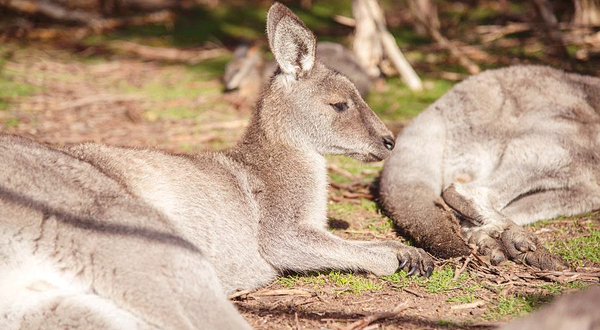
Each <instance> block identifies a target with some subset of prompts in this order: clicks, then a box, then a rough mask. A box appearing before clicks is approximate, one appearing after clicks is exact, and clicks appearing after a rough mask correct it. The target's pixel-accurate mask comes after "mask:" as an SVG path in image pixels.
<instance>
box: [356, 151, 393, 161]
mask: <svg viewBox="0 0 600 330" xmlns="http://www.w3.org/2000/svg"><path fill="white" fill-rule="evenodd" d="M348 156H350V157H352V158H354V159H357V160H360V161H361V162H365V163H372V162H380V161H382V160H384V159H386V158H387V156H388V155H385V156H382V155H377V154H374V153H372V152H369V153H366V154H360V153H350V154H348Z"/></svg>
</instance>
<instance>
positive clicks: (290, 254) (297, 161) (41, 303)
mask: <svg viewBox="0 0 600 330" xmlns="http://www.w3.org/2000/svg"><path fill="white" fill-rule="evenodd" d="M267 34H268V39H269V45H270V47H271V50H272V51H273V54H274V55H275V59H276V61H277V64H278V66H279V68H278V69H277V71H276V72H275V74H274V76H273V78H272V79H271V80H270V82H269V83H268V84H267V85H266V87H265V89H264V90H263V93H262V96H261V99H260V100H259V102H258V103H257V106H256V107H255V109H254V113H253V116H252V118H251V121H250V124H249V126H248V129H247V131H246V132H245V134H244V135H243V137H242V139H241V140H240V141H239V143H237V145H235V146H234V147H233V148H231V149H228V150H224V151H218V152H204V153H199V154H194V155H176V154H170V153H166V152H161V151H157V150H149V149H130V148H119V147H112V146H106V145H102V144H94V143H86V144H80V145H75V146H72V147H69V148H66V149H55V148H50V147H48V146H45V145H41V144H39V143H35V142H33V141H31V140H27V139H24V138H20V137H16V136H7V135H0V154H1V155H2V157H0V169H2V170H1V171H0V310H1V311H2V313H3V314H2V315H3V317H1V318H0V329H63V328H69V329H81V330H83V329H157V328H158V329H177V330H182V329H203V330H224V329H249V328H250V327H249V325H248V324H247V323H246V322H245V320H244V319H243V318H242V317H241V315H240V314H239V313H238V312H237V311H236V310H235V308H234V307H233V305H232V304H231V302H229V301H228V299H227V295H226V293H231V292H233V291H235V290H236V289H254V288H257V287H260V286H263V285H266V284H268V283H270V282H271V281H273V280H274V279H275V278H276V276H277V275H278V274H282V273H284V272H290V271H292V272H309V271H319V270H329V269H336V270H347V271H364V272H369V273H373V274H376V275H387V274H393V273H394V272H395V271H396V270H397V269H399V268H405V269H407V270H409V274H420V275H425V276H428V275H430V274H431V272H432V271H433V266H434V264H433V261H432V259H431V258H430V257H429V255H427V253H426V252H425V251H423V250H421V249H418V248H414V247H409V246H406V245H404V244H402V243H400V242H399V241H393V240H389V241H351V240H345V239H342V238H340V237H338V236H335V235H334V234H332V233H331V232H330V231H329V230H328V229H327V215H326V210H327V185H328V177H327V166H326V160H325V155H327V154H341V155H347V156H351V157H354V158H356V159H359V160H362V161H380V160H383V159H385V158H386V157H388V156H389V155H390V153H391V150H392V149H393V148H394V138H393V136H392V135H391V132H390V131H389V130H388V129H387V128H386V127H385V125H384V124H383V123H382V122H381V121H380V120H379V118H377V116H376V115H375V113H373V111H372V110H371V109H370V108H369V107H368V106H367V104H366V103H365V102H364V101H363V99H362V98H361V96H360V94H359V93H358V91H357V90H356V88H355V87H354V85H353V84H352V83H351V82H350V81H349V80H348V79H347V78H346V77H345V76H343V75H341V74H339V73H338V72H336V71H334V70H332V69H330V68H328V67H326V66H325V65H323V64H322V63H321V62H319V61H318V58H317V56H316V40H315V37H314V36H313V34H312V32H311V31H310V30H309V29H308V28H307V27H306V26H305V25H304V23H302V22H301V21H300V19H299V18H298V17H296V15H294V14H293V13H292V12H291V11H290V10H289V9H288V8H286V7H285V6H283V5H281V4H278V3H276V4H274V5H273V6H272V7H271V9H270V10H269V13H268V16H267Z"/></svg>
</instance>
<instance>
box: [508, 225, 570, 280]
mask: <svg viewBox="0 0 600 330" xmlns="http://www.w3.org/2000/svg"><path fill="white" fill-rule="evenodd" d="M501 239H502V244H503V246H504V249H505V251H506V253H507V255H508V257H509V258H510V259H511V260H514V261H517V262H521V263H524V264H527V265H530V266H534V267H537V268H540V269H543V270H565V269H568V268H569V266H568V264H567V263H566V262H565V261H564V260H563V259H562V258H561V257H560V256H558V255H555V254H553V253H551V252H550V251H548V250H547V249H546V248H544V247H543V246H542V244H540V242H539V240H538V239H537V237H535V235H534V234H532V233H530V232H528V231H527V230H526V229H525V228H523V227H520V226H516V225H515V226H510V227H509V228H508V229H507V230H505V231H504V233H502V238H501Z"/></svg>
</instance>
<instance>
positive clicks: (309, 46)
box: [267, 2, 317, 79]
mask: <svg viewBox="0 0 600 330" xmlns="http://www.w3.org/2000/svg"><path fill="white" fill-rule="evenodd" d="M267 36H268V38H269V46H270V47H271V51H272V52H273V55H275V60H277V63H278V64H279V67H280V68H281V71H282V72H283V73H284V74H287V75H292V76H293V77H294V78H295V79H298V78H299V77H300V76H301V75H302V74H304V73H307V72H309V71H310V70H311V69H312V67H313V65H314V64H315V52H316V45H317V41H316V39H315V36H314V35H313V34H312V32H311V31H310V30H309V29H308V28H307V27H306V25H304V23H302V21H301V20H300V19H299V18H298V16H296V15H294V13H292V11H291V10H289V9H288V8H287V7H286V6H284V5H282V4H280V3H278V2H276V3H275V4H273V6H271V9H269V13H268V14H267Z"/></svg>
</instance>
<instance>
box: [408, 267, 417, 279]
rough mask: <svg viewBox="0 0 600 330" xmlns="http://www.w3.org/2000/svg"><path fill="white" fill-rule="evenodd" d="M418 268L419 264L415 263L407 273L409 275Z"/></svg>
mask: <svg viewBox="0 0 600 330" xmlns="http://www.w3.org/2000/svg"><path fill="white" fill-rule="evenodd" d="M418 268H419V267H418V266H417V265H414V266H413V267H412V268H411V269H410V271H409V272H408V274H407V275H408V276H410V275H412V274H414V273H415V271H416V270H417V269H418Z"/></svg>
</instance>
